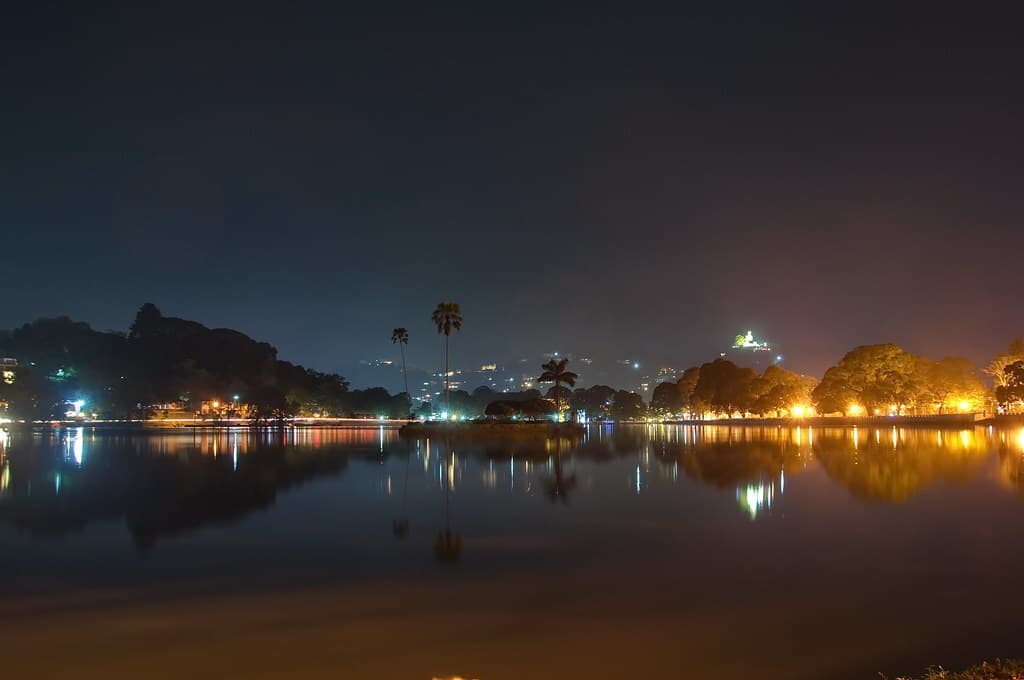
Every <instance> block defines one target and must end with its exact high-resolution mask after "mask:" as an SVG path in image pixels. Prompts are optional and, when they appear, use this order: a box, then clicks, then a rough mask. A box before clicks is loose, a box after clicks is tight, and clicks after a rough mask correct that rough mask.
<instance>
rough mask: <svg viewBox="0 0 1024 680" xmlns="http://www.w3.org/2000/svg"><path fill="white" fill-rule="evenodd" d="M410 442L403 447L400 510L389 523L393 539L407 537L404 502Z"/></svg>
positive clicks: (406, 513) (407, 479)
mask: <svg viewBox="0 0 1024 680" xmlns="http://www.w3.org/2000/svg"><path fill="white" fill-rule="evenodd" d="M411 446H412V444H411V442H406V446H405V475H404V476H403V478H402V508H401V511H400V512H399V513H398V517H397V518H395V519H394V521H392V522H391V532H392V533H393V534H394V535H395V538H405V537H406V536H408V535H409V514H408V511H407V510H406V500H407V498H408V496H409V461H410V460H412V450H411V448H410V447H411Z"/></svg>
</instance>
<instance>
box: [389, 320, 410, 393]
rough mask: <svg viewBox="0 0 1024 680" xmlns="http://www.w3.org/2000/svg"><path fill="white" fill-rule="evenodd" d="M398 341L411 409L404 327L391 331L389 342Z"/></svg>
mask: <svg viewBox="0 0 1024 680" xmlns="http://www.w3.org/2000/svg"><path fill="white" fill-rule="evenodd" d="M395 343H398V348H399V349H400V350H402V379H403V380H405V396H406V397H408V398H409V409H410V412H411V409H412V395H411V394H409V373H408V371H406V370H405V346H406V345H408V344H409V331H407V330H405V329H404V328H396V329H395V330H393V331H391V344H392V345H394V344H395Z"/></svg>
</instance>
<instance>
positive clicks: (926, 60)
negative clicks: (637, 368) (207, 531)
mask: <svg viewBox="0 0 1024 680" xmlns="http://www.w3.org/2000/svg"><path fill="white" fill-rule="evenodd" d="M555 4H556V3H544V4H540V5H537V6H528V5H526V4H524V3H507V4H503V5H498V4H497V3H479V2H472V3H469V2H467V3H460V4H455V5H445V6H441V5H435V4H434V3H425V2H416V3H409V4H408V5H407V6H403V5H399V4H394V3H385V2H380V3H369V2H368V3H363V4H357V3H352V4H348V3H334V2H330V3H328V2H325V3H308V4H307V3H297V2H296V3H292V2H289V3H285V2H280V3H274V4H270V3H261V2H251V1H250V2H239V3H214V2H204V3H196V4H191V3H182V2H174V3H148V2H125V3H102V2H97V3H85V2H75V3H67V4H60V3H47V2H21V3H10V6H5V8H4V9H3V11H2V16H0V38H2V40H0V77H2V84H3V90H2V94H0V100H2V106H0V225H2V235H3V246H2V252H3V267H2V280H3V299H2V302H0V327H10V326H14V325H17V324H20V323H23V322H25V321H27V320H30V319H32V318H35V317H38V316H46V315H58V314H69V315H71V316H73V317H75V318H78V319H82V320H85V321H88V322H90V323H92V324H93V325H94V326H96V327H97V328H101V329H102V328H119V329H123V328H126V327H127V325H128V324H129V323H130V321H131V318H132V316H133V314H134V312H135V309H136V308H137V307H138V306H139V305H140V304H141V303H142V302H144V301H152V302H155V303H157V305H158V306H160V307H161V309H162V310H163V311H164V312H165V313H166V314H170V315H175V316H183V317H187V318H194V319H196V320H198V321H201V322H203V323H206V324H208V325H211V326H228V327H234V328H238V329H239V330H242V331H244V332H247V333H248V334H250V335H252V336H254V337H256V338H259V339H263V340H267V341H269V342H272V343H273V344H275V345H277V346H278V347H279V348H280V350H281V355H282V356H283V357H284V358H289V359H292V360H296V361H299V362H302V363H307V364H310V365H313V366H315V367H317V368H323V369H330V368H334V367H336V366H339V365H342V363H343V362H344V361H347V360H350V359H355V358H363V357H367V358H369V357H377V356H389V355H391V354H392V351H393V348H392V346H391V344H390V342H389V338H390V333H391V329H392V328H393V327H394V326H397V325H404V326H406V327H408V328H409V329H410V331H411V333H412V336H413V337H412V343H413V344H412V346H411V359H412V361H413V363H416V364H418V365H421V366H424V367H431V366H433V365H435V364H436V362H437V361H438V359H439V356H440V355H439V353H438V346H439V345H438V342H437V339H436V336H435V334H434V331H433V329H432V327H431V325H430V321H429V318H430V313H431V311H432V309H433V307H434V305H435V304H436V303H437V302H438V301H440V300H442V299H453V300H456V301H458V302H460V303H461V304H462V309H463V313H464V315H465V327H464V330H463V332H462V333H461V334H460V335H459V336H458V337H457V338H456V340H455V343H456V344H455V345H454V346H453V360H454V361H455V363H456V364H463V363H464V364H472V363H479V362H480V361H483V360H489V359H498V360H500V359H502V358H504V357H508V356H513V355H525V354H529V353H536V352H539V351H544V350H555V349H558V350H561V351H565V352H577V353H588V354H592V355H595V356H599V357H600V356H606V357H609V358H615V357H618V356H630V357H636V356H639V357H644V358H648V359H649V360H651V361H659V362H671V363H674V364H677V365H686V364H690V363H695V362H699V361H702V360H706V359H708V358H710V356H712V355H714V354H715V353H716V352H717V351H719V350H720V349H722V348H723V345H727V344H728V342H729V340H730V339H731V338H732V337H733V336H734V335H735V334H736V332H738V331H739V330H742V329H745V328H747V327H750V328H753V329H754V330H755V332H756V333H758V334H761V335H766V336H768V337H769V338H772V339H774V340H775V341H776V342H778V343H780V344H781V345H782V346H783V347H784V348H785V352H786V356H787V364H788V365H789V366H790V367H792V368H795V369H798V370H802V371H810V372H815V373H820V372H821V371H822V370H823V369H824V368H825V367H826V366H827V365H829V364H830V363H832V362H833V361H834V360H835V359H837V358H838V357H839V356H840V355H841V354H842V353H843V352H845V351H846V350H847V349H849V348H850V347H852V346H854V345H857V344H863V343H869V342H884V341H895V342H899V343H901V344H904V345H905V346H906V347H907V348H908V349H910V350H911V351H915V352H920V353H925V354H930V355H935V356H942V355H944V354H951V353H955V354H964V355H967V356H969V357H971V358H972V359H975V360H976V361H983V360H986V359H987V358H988V357H989V356H990V355H992V354H994V353H995V352H997V351H999V350H1001V349H1002V348H1003V347H1004V346H1005V345H1006V344H1007V343H1008V341H1009V340H1010V339H1011V338H1012V337H1013V336H1015V335H1021V334H1024V315H1022V306H1024V305H1022V303H1021V289H1022V285H1024V281H1022V279H1021V267H1020V262H1021V256H1022V251H1024V248H1022V246H1024V228H1022V226H1024V225H1022V217H1024V191H1022V180H1024V165H1022V164H1024V73H1022V70H1024V69H1022V66H1024V47H1022V42H1024V41H1022V40H1021V22H1020V21H1019V19H1018V17H1016V16H1014V15H1013V14H1012V13H1011V12H1012V9H1013V6H1014V4H1015V3H995V2H987V3H973V2H966V1H965V2H959V3H951V4H952V5H954V6H953V7H952V8H949V9H945V8H943V7H941V6H939V5H941V4H942V3H906V4H904V3H898V2H885V3H868V2H822V1H818V2H790V3H785V2H762V1H759V2H752V3H748V4H744V3H738V2H728V3H726V2H723V3H707V4H701V5H697V4H688V3H676V4H675V5H674V6H673V9H671V10H665V9H662V10H658V11H654V10H645V9H643V8H642V7H641V6H640V5H638V4H636V3H623V4H621V5H618V6H613V5H600V6H596V5H591V4H586V5H578V6H571V5H568V4H559V7H558V8H557V9H556V8H555V7H554V5H555ZM157 5H160V6H161V7H160V8H158V7H157Z"/></svg>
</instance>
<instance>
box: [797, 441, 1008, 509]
mask: <svg viewBox="0 0 1024 680" xmlns="http://www.w3.org/2000/svg"><path fill="white" fill-rule="evenodd" d="M865 435H867V436H865ZM813 450H814V456H815V458H816V459H817V460H818V462H819V463H820V464H821V466H822V467H823V468H824V470H825V472H826V473H827V474H828V475H829V476H830V477H831V478H832V479H834V480H836V481H837V482H839V483H841V484H842V485H843V486H844V487H846V488H847V489H848V490H849V491H850V493H852V494H854V495H855V496H858V497H860V498H865V499H872V500H883V501H905V500H907V499H908V498H910V497H911V496H912V495H913V494H915V493H917V492H918V491H920V490H921V489H922V488H924V487H925V486H928V485H931V484H935V483H940V482H941V483H964V482H967V481H969V480H971V479H973V478H974V477H976V476H977V475H978V472H979V470H980V468H981V466H982V464H983V463H984V461H985V456H986V454H987V452H988V450H989V442H988V441H987V438H986V437H985V435H984V434H979V433H976V432H975V431H973V430H962V431H959V432H934V431H928V430H908V429H904V428H896V427H893V428H888V429H884V430H883V429H880V428H878V429H874V430H870V431H866V430H861V429H858V428H853V429H852V430H824V431H822V432H820V434H818V436H817V437H816V440H815V444H814V448H813Z"/></svg>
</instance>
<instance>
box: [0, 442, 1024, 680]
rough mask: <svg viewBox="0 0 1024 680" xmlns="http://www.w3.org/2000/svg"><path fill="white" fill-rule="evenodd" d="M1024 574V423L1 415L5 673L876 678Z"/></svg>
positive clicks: (1007, 636)
mask: <svg viewBox="0 0 1024 680" xmlns="http://www.w3.org/2000/svg"><path fill="white" fill-rule="evenodd" d="M1022 576H1024V430H1020V429H1013V430H1005V431H1001V430H998V429H995V430H993V429H990V428H975V429H969V430H962V431H956V430H950V431H936V430H928V429H909V428H908V429H901V428H892V427H880V428H856V429H827V428H826V429H822V428H813V429H808V428H779V427H775V426H771V427H758V426H754V427H749V426H748V427H737V426H732V427H725V426H722V427H716V426H701V427H691V426H618V427H612V426H593V427H591V428H590V429H589V431H588V433H587V436H586V439H585V440H584V441H582V442H571V441H568V440H559V441H538V442H535V443H522V442H515V443H501V442H495V443H491V444H483V443H466V444H463V443H447V444H446V443H445V442H444V441H435V440H418V441H417V440H413V441H407V440H405V439H403V438H401V437H400V436H399V434H398V432H397V431H396V430H395V429H391V428H386V427H366V428H348V429H345V428H338V429H289V430H285V431H275V430H267V431H259V432H253V431H250V430H246V429H239V430H230V431H229V430H220V431H212V430H211V431H205V432H200V433H192V432H180V431H175V432H160V431H146V432H134V433H113V432H100V431H92V430H90V429H88V428H79V429H70V430H64V431H59V432H54V433H46V434H30V433H22V432H13V433H2V434H0V640H2V641H3V642H2V644H0V664H2V665H0V667H2V668H3V670H4V676H5V677H19V678H20V677H36V676H46V677H111V676H129V677H183V676H185V675H190V676H196V677H204V676H213V675H221V676H225V677H281V676H290V677H334V678H348V677H367V678H370V677H372V678H431V677H446V676H453V675H459V676H463V677H466V678H480V680H494V679H500V678H564V677H585V678H623V677H641V678H648V677H671V678H677V677H678V678H758V680H763V679H765V678H786V679H790V680H791V679H801V678H808V679H810V678H839V679H843V678H865V679H868V678H878V673H879V672H884V673H886V674H888V675H890V676H895V675H898V674H909V673H919V672H921V671H923V670H924V668H925V667H927V666H928V665H931V664H943V665H944V666H947V667H951V666H962V665H968V664H970V663H974V662H977V661H980V660H981V659H983V658H993V657H997V656H1002V657H1007V656H1021V655H1024V642H1022V639H1021V638H1022V636H1021V634H1020V626H1021V623H1022V622H1024V587H1022Z"/></svg>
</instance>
